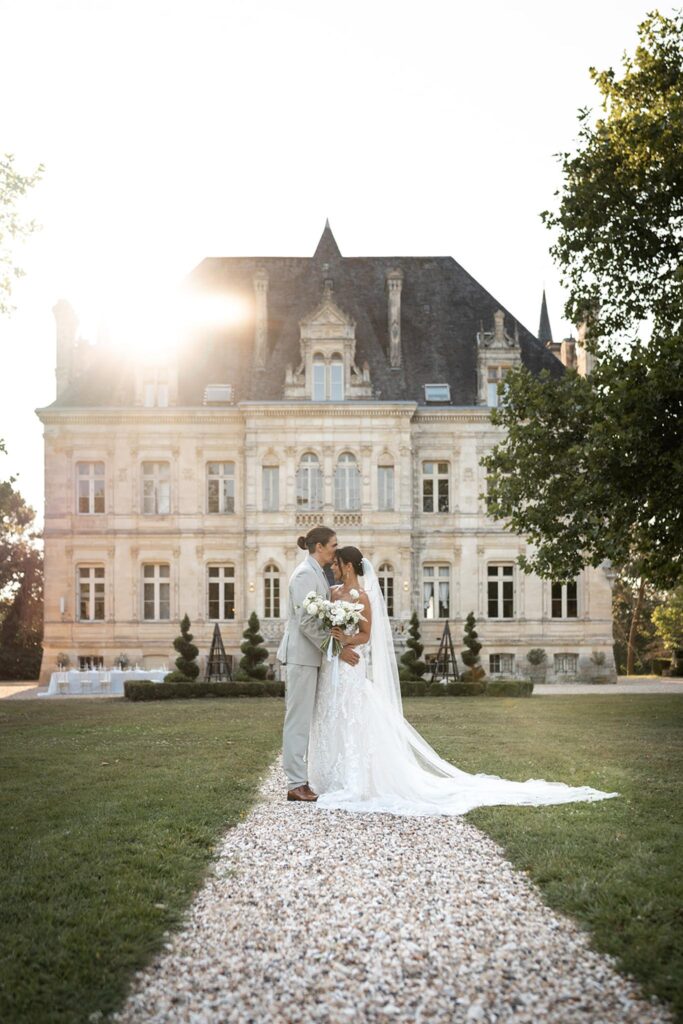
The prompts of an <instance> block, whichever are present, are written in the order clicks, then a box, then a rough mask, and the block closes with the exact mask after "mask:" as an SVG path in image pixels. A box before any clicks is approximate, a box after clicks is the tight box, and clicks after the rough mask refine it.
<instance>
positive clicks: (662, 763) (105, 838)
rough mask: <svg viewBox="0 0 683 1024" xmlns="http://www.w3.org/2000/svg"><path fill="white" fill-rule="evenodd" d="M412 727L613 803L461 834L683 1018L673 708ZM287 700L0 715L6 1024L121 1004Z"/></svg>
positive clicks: (251, 780) (596, 699)
mask: <svg viewBox="0 0 683 1024" xmlns="http://www.w3.org/2000/svg"><path fill="white" fill-rule="evenodd" d="M404 706H405V710H406V714H407V716H408V717H409V719H410V720H411V722H412V723H413V724H414V725H415V726H416V728H418V729H419V730H420V732H422V733H423V734H424V735H425V737H426V738H427V739H428V740H429V741H430V742H431V743H433V744H434V746H435V747H436V748H437V749H438V750H439V752H440V753H441V754H442V755H443V756H445V757H447V758H449V759H450V760H452V761H453V762H455V763H456V764H458V765H459V766H460V767H462V768H464V769H466V770H467V771H473V772H476V771H484V772H487V773H489V774H498V775H501V776H504V777H507V778H519V779H525V778H529V777H540V778H546V779H552V780H559V781H563V782H568V783H571V784H575V785H583V784H586V785H591V786H595V787H597V788H599V789H606V790H618V791H619V792H620V793H621V794H622V796H621V797H620V798H619V799H616V800H607V801H605V802H601V803H594V804H568V805H565V806H557V807H493V808H480V809H478V810H476V811H472V812H470V814H469V815H468V819H469V820H471V821H473V822H474V823H475V824H476V825H477V826H479V827H480V828H482V829H483V830H484V831H486V832H487V833H488V834H490V835H491V836H492V837H493V838H494V839H496V840H497V841H498V842H499V843H500V844H501V845H502V846H503V847H504V849H505V850H506V853H507V855H508V857H509V858H510V859H511V860H512V861H513V862H514V863H515V864H516V865H517V866H518V867H520V868H522V869H523V870H525V871H526V872H527V873H528V874H529V876H530V877H531V879H532V880H533V881H534V882H535V883H537V884H538V885H539V886H540V888H541V890H542V892H543V894H544V898H545V899H546V901H547V902H548V903H549V904H550V905H552V906H553V907H556V908H557V909H559V910H561V911H564V912H566V913H570V914H572V915H573V916H574V917H576V918H577V919H578V920H579V921H581V922H582V923H583V924H584V925H585V926H586V927H587V928H590V929H591V931H592V933H593V941H594V945H595V946H596V948H598V949H600V950H602V951H605V952H609V953H612V954H614V955H616V956H617V957H618V959H619V961H620V965H621V968H622V969H623V970H625V971H628V972H629V973H632V974H633V975H635V976H636V977H637V978H638V979H639V980H640V981H641V983H642V984H643V985H644V987H645V989H646V991H649V992H653V993H657V994H658V995H659V996H660V997H662V998H664V999H668V1000H670V1001H671V1002H672V1003H673V1004H674V1005H675V1006H677V1007H678V1009H679V1011H680V1010H681V1008H683V984H682V980H681V974H682V972H681V966H682V960H683V951H682V947H683V938H682V936H683V929H682V928H681V923H682V921H681V910H680V908H681V906H683V900H682V899H681V896H682V895H683V894H682V892H681V889H682V885H681V874H680V871H679V865H678V860H679V856H678V854H679V847H680V835H681V831H680V816H681V812H680V798H679V786H678V780H679V779H680V769H681V761H682V760H683V756H682V751H681V725H682V723H683V698H681V697H679V696H668V695H664V694H653V695H648V694H646V695H637V694H628V695H623V696H622V695H609V696H607V695H606V696H602V695H598V694H594V695H586V696H579V695H571V696H560V695H557V696H543V697H534V698H532V699H531V700H519V699H514V698H499V699H497V700H490V699H486V698H467V699H452V700H445V699H443V698H416V699H407V700H406V701H405V702H404ZM282 713H283V702H282V701H275V700H269V699H263V700H246V699H245V700H236V701H229V702H228V701H219V700H216V701H214V700H207V701H199V702H194V701H191V702H190V701H169V702H163V703H159V704H156V703H154V704H152V703H142V704H129V703H127V702H125V701H117V700H111V701H98V700H96V699H95V700H80V701H59V700H51V701H45V702H43V701H36V700H30V701H29V700H26V701H12V702H2V703H1V704H0V750H1V751H2V754H1V756H0V770H1V771H2V790H1V791H0V802H1V804H2V806H1V807H0V814H2V820H3V822H4V823H5V824H4V827H3V829H2V833H1V835H0V844H1V845H0V874H1V882H0V885H1V889H0V903H1V904H2V908H3V909H2V913H0V1020H2V1021H3V1024H19V1022H21V1024H43V1022H45V1021H49V1022H50V1024H53V1022H54V1024H67V1022H68V1024H75V1022H84V1021H87V1020H88V1016H89V1014H90V1013H92V1012H93V1011H95V1010H102V1011H103V1012H104V1013H105V1014H106V1013H108V1012H109V1011H110V1010H112V1009H114V1008H116V1006H117V1005H118V1004H119V1003H120V1000H121V999H122V997H123V995H124V994H125V990H126V987H127V983H128V981H129V979H130V975H131V974H132V972H133V971H134V970H136V969H138V968H140V967H141V966H143V965H144V963H145V962H147V961H148V959H149V958H150V956H151V955H152V954H153V953H154V952H155V951H156V950H158V949H159V948H160V946H161V944H162V943H163V941H164V936H163V933H164V931H165V930H171V929H173V928H174V927H175V926H177V925H178V923H179V922H180V919H181V915H182V912H183V910H184V909H185V908H186V907H187V905H188V903H189V901H190V900H191V898H192V895H193V893H194V892H195V891H196V889H197V888H198V886H199V885H200V884H201V882H202V879H203V877H204V875H205V871H206V866H207V864H208V862H209V860H210V858H211V854H212V851H213V849H214V846H215V843H216V840H217V838H218V837H219V836H220V834H221V833H222V832H223V831H224V830H225V828H226V827H228V826H229V825H231V824H234V823H235V822H236V821H238V820H239V818H240V816H242V815H244V814H245V813H246V812H247V810H248V808H249V807H250V805H251V803H252V801H253V798H254V795H255V792H256V788H257V784H258V781H259V779H260V778H261V776H262V774H263V772H264V770H265V768H266V766H267V765H268V763H269V762H270V761H271V760H272V758H273V757H274V756H275V754H276V753H277V751H278V749H279V744H280V736H281V724H282Z"/></svg>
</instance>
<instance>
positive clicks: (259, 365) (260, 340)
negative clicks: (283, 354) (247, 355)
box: [254, 270, 268, 370]
mask: <svg viewBox="0 0 683 1024" xmlns="http://www.w3.org/2000/svg"><path fill="white" fill-rule="evenodd" d="M254 291H255V293H256V324H255V331H254V366H255V367H256V369H258V370H262V369H263V368H264V367H265V365H266V357H267V355H268V275H267V274H266V272H265V270H257V272H256V273H255V274H254Z"/></svg>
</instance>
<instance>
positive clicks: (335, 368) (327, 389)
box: [313, 354, 344, 402]
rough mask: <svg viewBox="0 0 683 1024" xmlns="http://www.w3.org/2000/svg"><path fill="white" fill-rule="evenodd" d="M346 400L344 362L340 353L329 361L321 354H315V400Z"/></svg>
mask: <svg viewBox="0 0 683 1024" xmlns="http://www.w3.org/2000/svg"><path fill="white" fill-rule="evenodd" d="M343 400H344V362H343V360H342V357H341V356H340V355H337V354H335V355H333V356H332V358H331V359H330V360H329V361H327V362H326V361H325V357H324V356H321V355H315V356H313V401H314V402H342V401H343Z"/></svg>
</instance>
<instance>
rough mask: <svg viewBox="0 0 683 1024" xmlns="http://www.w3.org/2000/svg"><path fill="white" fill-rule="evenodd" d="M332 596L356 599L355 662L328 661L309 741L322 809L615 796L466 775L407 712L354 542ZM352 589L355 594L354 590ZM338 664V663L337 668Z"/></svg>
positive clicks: (382, 619) (411, 809) (350, 639)
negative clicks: (442, 754) (422, 733)
mask: <svg viewBox="0 0 683 1024" xmlns="http://www.w3.org/2000/svg"><path fill="white" fill-rule="evenodd" d="M332 569H333V572H334V575H335V579H337V580H338V581H339V583H338V584H337V586H336V587H334V588H333V589H332V593H331V599H332V600H333V601H353V600H358V601H360V602H361V603H362V604H363V606H364V609H365V611H364V612H363V615H364V617H365V621H361V623H360V629H359V631H358V632H357V633H356V634H355V635H353V636H347V635H345V634H344V633H343V632H342V631H341V630H333V631H332V632H333V635H334V636H336V637H337V639H339V640H340V641H341V643H342V644H344V645H346V644H352V645H353V647H354V648H355V650H356V651H357V653H358V654H359V655H360V660H359V661H358V663H357V664H356V665H350V664H347V663H345V662H343V661H341V660H339V659H332V660H327V659H325V660H323V665H322V668H321V670H320V677H319V682H318V688H317V694H316V699H315V707H314V711H313V721H312V724H311V731H310V737H309V745H308V780H309V784H310V786H311V787H312V788H313V790H314V791H315V792H316V793H318V800H317V806H318V807H323V808H340V809H343V810H347V811H382V812H385V813H390V814H405V815H427V814H465V813H466V812H467V811H469V810H471V809H472V808H473V807H482V806H488V805H493V804H562V803H570V802H573V801H576V800H605V799H607V798H609V797H615V796H619V794H618V793H603V792H601V791H600V790H597V789H591V788H590V787H589V786H567V785H565V784H564V783H563V782H545V781H544V780H543V779H527V780H526V782H514V781H512V780H510V779H501V778H499V777H498V776H497V775H484V774H476V775H470V774H469V773H468V772H464V771H461V770H460V769H459V768H456V767H455V765H452V764H450V763H449V762H448V761H444V760H443V759H442V758H441V757H439V755H438V754H437V753H436V751H435V750H433V749H432V747H430V746H429V744H428V743H427V742H426V741H425V740H424V739H423V738H422V736H420V734H419V733H418V732H416V731H415V729H413V727H412V726H411V725H410V724H409V723H408V722H407V721H406V719H405V718H404V717H403V709H402V704H401V689H400V685H399V679H398V668H397V665H396V655H395V653H394V646H393V640H392V635H391V628H390V625H389V618H388V616H387V612H386V608H385V605H384V598H383V597H382V592H381V590H380V587H379V583H378V580H377V576H376V574H375V572H374V569H373V568H372V566H371V565H370V563H369V562H368V560H367V559H366V558H363V556H362V554H361V552H360V551H359V550H358V548H355V547H351V546H349V547H343V548H340V549H339V550H338V551H337V554H336V562H335V563H334V564H333V567H332ZM352 591H356V592H357V593H358V595H359V596H358V597H356V594H354V593H352ZM335 661H336V664H335Z"/></svg>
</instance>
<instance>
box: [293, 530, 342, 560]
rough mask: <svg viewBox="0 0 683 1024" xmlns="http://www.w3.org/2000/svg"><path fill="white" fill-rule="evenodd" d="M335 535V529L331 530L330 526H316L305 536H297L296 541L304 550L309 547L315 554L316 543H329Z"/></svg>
mask: <svg viewBox="0 0 683 1024" xmlns="http://www.w3.org/2000/svg"><path fill="white" fill-rule="evenodd" d="M334 536H335V531H334V530H331V529H330V528H329V526H314V527H313V529H312V530H309V531H308V533H307V534H306V536H305V537H297V541H296V542H297V544H298V545H299V547H300V548H301V549H302V550H304V551H305V550H306V548H308V550H309V551H310V553H311V554H313V552H314V551H315V546H316V544H323V545H325V544H329V543H330V541H331V540H332V538H333V537H334Z"/></svg>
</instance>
